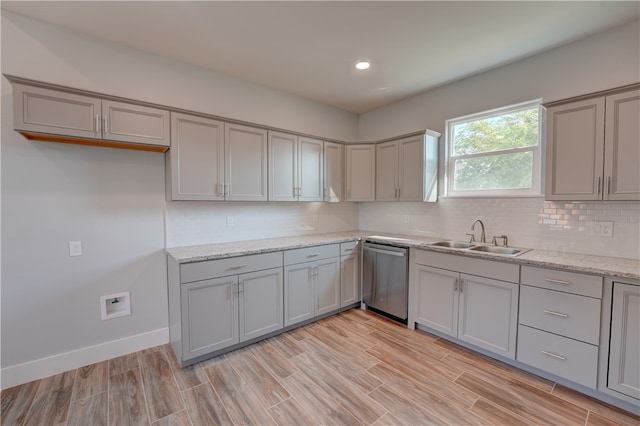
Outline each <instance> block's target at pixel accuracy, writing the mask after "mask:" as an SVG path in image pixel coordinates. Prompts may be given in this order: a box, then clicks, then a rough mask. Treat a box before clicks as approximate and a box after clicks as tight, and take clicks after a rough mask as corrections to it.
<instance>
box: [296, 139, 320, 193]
mask: <svg viewBox="0 0 640 426" xmlns="http://www.w3.org/2000/svg"><path fill="white" fill-rule="evenodd" d="M322 148H323V146H322V141H319V140H317V139H310V138H305V137H302V136H300V137H299V138H298V200H299V201H322V187H323V183H322V175H323V173H322V169H323V161H322V158H323V155H322Z"/></svg>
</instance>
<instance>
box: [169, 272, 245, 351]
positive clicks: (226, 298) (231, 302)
mask: <svg viewBox="0 0 640 426" xmlns="http://www.w3.org/2000/svg"><path fill="white" fill-rule="evenodd" d="M237 291H238V277H237V276H233V277H224V278H217V279H211V280H204V281H198V282H194V283H189V284H182V286H181V298H182V302H181V303H182V335H183V340H182V345H183V349H182V353H183V360H187V359H190V358H194V357H197V356H200V355H205V354H207V353H210V352H213V351H216V350H218V349H222V348H226V347H227V346H231V345H233V344H236V343H238V342H239V338H238V310H237V307H238V296H237Z"/></svg>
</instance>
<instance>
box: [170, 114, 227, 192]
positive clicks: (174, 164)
mask: <svg viewBox="0 0 640 426" xmlns="http://www.w3.org/2000/svg"><path fill="white" fill-rule="evenodd" d="M167 163H168V168H167V172H168V176H167V178H168V183H169V185H168V188H170V199H171V200H224V193H225V186H224V123H223V122H221V121H216V120H211V119H208V118H202V117H196V116H192V115H186V114H180V113H175V112H172V113H171V149H170V150H169V152H167Z"/></svg>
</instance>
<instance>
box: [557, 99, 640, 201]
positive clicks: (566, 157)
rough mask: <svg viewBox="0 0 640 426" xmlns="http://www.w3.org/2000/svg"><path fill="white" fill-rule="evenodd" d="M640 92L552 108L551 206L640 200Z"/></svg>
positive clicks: (567, 103)
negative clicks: (562, 202)
mask: <svg viewBox="0 0 640 426" xmlns="http://www.w3.org/2000/svg"><path fill="white" fill-rule="evenodd" d="M639 113H640V91H639V90H632V91H626V92H622V93H616V94H611V95H606V96H604V95H603V96H599V97H595V98H588V99H581V100H576V101H573V102H566V103H565V102H563V103H559V104H554V105H552V106H549V107H548V108H547V171H546V190H545V198H546V199H547V200H582V201H589V200H640V171H639V170H638V166H637V164H638V158H640V129H639V126H638V114H639Z"/></svg>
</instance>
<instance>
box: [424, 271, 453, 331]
mask: <svg viewBox="0 0 640 426" xmlns="http://www.w3.org/2000/svg"><path fill="white" fill-rule="evenodd" d="M416 271H417V293H416V297H417V299H418V300H417V305H418V314H417V317H416V322H417V323H419V324H422V325H425V326H427V327H430V328H433V329H434V330H437V331H440V332H441V333H445V334H448V335H449V336H453V337H456V336H457V334H458V282H459V274H458V273H457V272H452V271H447V270H444V269H437V268H431V267H429V266H423V265H416Z"/></svg>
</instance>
